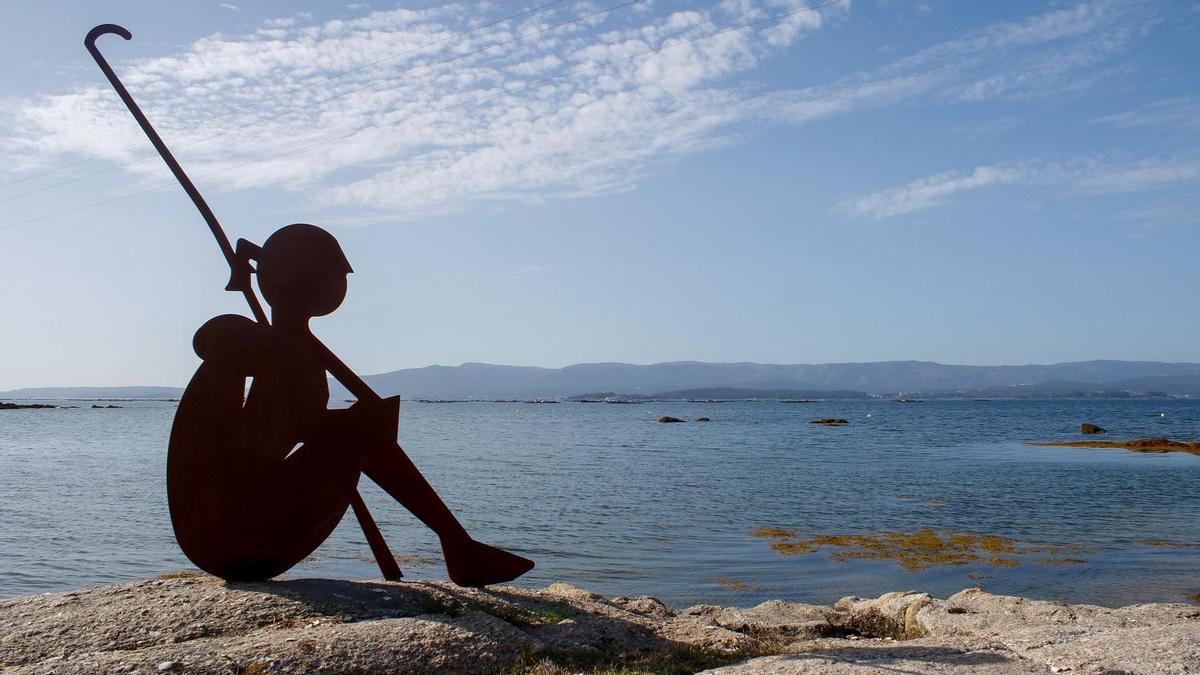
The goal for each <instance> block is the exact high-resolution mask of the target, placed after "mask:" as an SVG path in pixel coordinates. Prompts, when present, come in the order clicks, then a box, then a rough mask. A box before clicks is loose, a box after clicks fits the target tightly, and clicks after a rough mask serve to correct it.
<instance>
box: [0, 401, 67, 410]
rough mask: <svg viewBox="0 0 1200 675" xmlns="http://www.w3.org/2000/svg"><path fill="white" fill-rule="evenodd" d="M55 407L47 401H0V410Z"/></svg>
mask: <svg viewBox="0 0 1200 675" xmlns="http://www.w3.org/2000/svg"><path fill="white" fill-rule="evenodd" d="M57 407H58V406H56V405H50V404H47V403H4V402H2V401H0V410H41V409H46V408H57Z"/></svg>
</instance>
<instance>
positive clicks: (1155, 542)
mask: <svg viewBox="0 0 1200 675" xmlns="http://www.w3.org/2000/svg"><path fill="white" fill-rule="evenodd" d="M1142 543H1143V544H1145V545H1146V546H1153V547H1155V548H1177V549H1183V550H1189V551H1200V544H1185V543H1183V542H1180V541H1166V540H1164V539H1143V540H1142Z"/></svg>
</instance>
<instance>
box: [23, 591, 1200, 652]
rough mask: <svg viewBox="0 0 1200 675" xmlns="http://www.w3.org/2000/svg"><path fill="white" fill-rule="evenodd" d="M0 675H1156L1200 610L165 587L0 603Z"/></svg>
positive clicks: (897, 597)
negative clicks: (736, 604) (690, 602)
mask: <svg viewBox="0 0 1200 675" xmlns="http://www.w3.org/2000/svg"><path fill="white" fill-rule="evenodd" d="M0 669H2V670H3V672H4V673H64V674H65V673H112V672H126V673H133V672H143V673H162V672H167V673H285V672H304V673H342V672H363V673H396V672H401V673H428V672H447V673H494V672H510V673H522V672H525V673H535V674H537V675H558V674H560V673H578V672H611V671H619V672H671V673H674V672H695V671H702V670H706V669H715V670H713V672H717V673H724V674H726V675H733V674H739V673H843V672H906V673H941V672H949V671H955V672H969V673H1060V672H1075V673H1113V672H1134V673H1171V672H1180V673H1182V672H1196V671H1200V608H1198V607H1196V606H1193V605H1187V604H1147V605H1135V606H1131V607H1125V608H1121V609H1108V608H1104V607H1093V606H1087V605H1065V604H1062V603H1055V602H1044V601H1033V600H1026V599H1024V598H1015V597H1007V596H998V595H991V594H989V593H985V592H983V591H980V590H978V589H969V590H966V591H962V592H961V593H958V594H956V595H954V596H951V597H950V598H948V599H945V600H939V599H936V598H932V597H930V596H929V595H927V594H924V593H915V592H905V593H889V594H887V595H884V596H881V597H879V598H875V599H863V598H854V597H851V598H844V599H842V600H841V601H839V602H838V603H836V604H835V605H833V606H821V605H806V604H800V603H792V602H783V601H779V600H773V601H769V602H765V603H763V604H761V605H758V606H757V607H753V608H749V609H737V608H728V607H717V606H712V605H700V606H696V607H691V608H687V609H682V610H677V609H672V608H670V607H667V606H666V605H664V604H663V603H661V602H659V601H658V600H656V599H654V598H650V597H647V596H640V597H633V598H625V597H619V598H604V597H602V596H599V595H597V594H594V593H590V592H588V591H586V590H583V589H581V588H577V587H575V586H569V585H566V584H553V585H551V586H549V587H547V588H544V589H525V588H514V587H498V588H490V589H486V590H477V589H462V588H458V587H456V586H454V585H452V584H449V583H438V582H433V583H421V582H411V583H389V582H384V581H358V582H351V581H335V580H325V579H297V580H290V581H276V582H268V583H258V584H226V583H224V582H222V581H220V580H218V579H214V578H212V577H208V576H204V575H191V574H177V575H168V576H167V577H162V578H158V579H152V580H147V581H137V582H132V583H127V584H120V585H116V586H105V587H99V588H91V589H86V590H81V591H72V592H68V593H52V594H46V595H38V596H32V597H24V598H15V599H12V600H5V601H0Z"/></svg>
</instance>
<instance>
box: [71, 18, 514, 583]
mask: <svg viewBox="0 0 1200 675" xmlns="http://www.w3.org/2000/svg"><path fill="white" fill-rule="evenodd" d="M108 33H115V34H117V35H120V36H121V37H122V38H124V39H126V40H129V39H131V38H132V37H133V36H132V35H131V34H130V32H129V31H128V30H126V29H124V28H122V27H121V26H116V25H113V24H104V25H100V26H96V27H95V28H93V29H92V30H91V31H90V32H89V33H88V34H87V37H86V38H85V39H84V45H85V46H86V47H87V49H88V51H89V52H90V53H91V55H92V57H93V58H95V60H96V63H97V64H98V65H99V66H100V69H101V70H102V71H104V74H105V76H107V77H108V80H109V82H110V83H112V86H113V88H114V89H116V91H117V94H119V95H120V97H121V100H122V101H124V103H125V105H126V107H128V108H129V112H130V113H132V114H133V116H134V118H135V119H137V121H138V124H140V125H141V127H142V130H143V131H145V133H146V135H147V136H148V137H149V138H150V142H151V143H153V144H154V147H155V149H157V150H158V153H159V155H161V156H162V158H163V160H164V161H165V162H166V163H167V166H168V167H170V169H171V172H172V173H174V174H175V178H176V179H178V181H179V183H180V184H181V185H182V186H183V189H184V190H185V191H186V192H187V194H188V196H189V197H191V199H192V202H193V203H194V204H195V205H196V208H197V209H199V210H200V213H201V215H202V216H203V217H204V220H205V222H206V223H208V227H209V229H211V230H212V233H213V235H214V236H215V237H216V239H217V243H218V244H219V245H220V247H221V252H222V253H223V254H224V255H225V260H226V261H227V262H228V263H229V267H230V271H231V273H230V281H229V284H228V285H227V286H226V290H231V291H240V292H241V293H242V295H243V296H245V298H246V301H247V302H248V303H249V305H250V310H251V312H252V313H253V315H254V320H251V319H249V318H247V317H244V316H240V315H232V314H230V315H223V316H218V317H216V318H214V319H212V320H210V321H208V322H207V323H205V324H204V325H203V326H202V327H201V328H200V330H198V331H197V332H196V336H195V339H194V342H193V346H194V348H195V350H196V354H198V355H199V356H200V358H201V359H202V360H203V361H204V363H203V364H202V365H201V366H200V368H199V369H198V370H197V371H196V374H195V375H194V376H193V377H192V380H191V382H189V383H188V386H187V389H186V390H185V391H184V394H183V397H182V399H180V402H179V410H178V412H177V413H176V414H175V423H174V425H173V427H172V429H171V441H170V450H169V452H168V456H167V495H168V501H169V502H170V507H171V523H172V525H173V526H174V529H175V538H176V539H177V540H178V541H179V546H180V548H182V549H183V552H184V553H185V554H186V555H187V556H188V558H189V559H191V561H192V562H194V563H195V564H196V566H197V567H199V568H200V569H203V570H205V571H206V572H209V573H211V574H214V575H217V576H219V577H222V578H224V579H229V580H238V581H250V580H262V579H269V578H271V577H273V576H276V575H278V574H281V573H283V572H285V571H287V570H288V569H290V568H291V567H292V566H293V565H295V564H296V563H298V562H300V561H301V560H303V559H304V558H305V557H306V556H308V555H309V554H311V553H312V552H313V551H314V550H315V549H316V548H317V547H318V546H320V544H321V542H323V541H324V540H325V538H326V537H328V536H329V534H330V533H331V532H332V531H333V529H334V528H335V527H336V526H337V524H338V522H339V521H340V520H341V519H342V517H343V515H344V514H345V512H346V508H347V507H352V508H353V509H354V513H355V515H356V516H357V518H358V521H359V524H360V525H361V526H362V529H363V532H364V534H365V535H366V537H367V541H368V543H369V544H370V546H371V550H372V552H373V554H374V555H375V560H376V562H377V563H378V564H379V568H380V570H381V571H382V572H383V576H384V577H385V578H387V579H392V580H394V579H399V578H400V577H401V573H400V569H399V567H398V566H397V565H396V561H395V558H394V557H393V556H392V554H391V551H390V550H389V548H388V546H387V544H386V542H385V541H384V539H383V535H382V534H380V532H379V528H378V527H377V526H376V524H375V521H374V520H373V519H372V517H371V514H370V512H369V511H368V510H367V507H366V504H365V503H364V502H363V500H362V497H361V496H360V495H359V493H358V489H357V485H358V478H359V475H360V474H362V473H365V474H366V475H367V476H368V477H369V478H370V479H371V480H373V481H375V482H376V483H377V484H378V485H379V486H380V487H382V488H383V489H384V491H386V492H387V493H388V494H389V495H391V496H392V497H393V498H394V499H396V501H398V502H400V503H401V504H402V505H403V506H404V507H405V508H407V509H408V510H409V511H411V512H412V513H413V515H415V516H416V517H417V518H418V519H420V520H421V522H423V523H425V524H426V525H427V526H429V527H430V528H431V529H432V530H433V531H434V532H435V533H437V535H438V537H439V539H440V540H441V544H442V551H443V553H444V555H445V558H446V568H447V571H448V573H449V576H450V579H451V580H452V581H454V582H455V583H457V584H459V585H462V586H483V585H487V584H493V583H501V582H504V581H509V580H512V579H515V578H516V577H518V576H520V575H522V574H524V573H525V572H528V571H529V570H530V569H532V568H533V562H532V561H530V560H527V559H525V558H522V557H520V556H517V555H514V554H512V553H508V552H507V551H503V550H501V549H498V548H495V547H492V546H488V545H486V544H482V543H479V542H477V541H475V540H473V539H471V537H470V535H468V534H467V531H466V530H465V529H463V527H462V525H461V524H459V522H458V520H457V519H456V518H455V517H454V515H453V514H452V513H451V512H450V509H449V508H447V507H446V505H445V504H444V503H443V502H442V500H441V498H439V497H438V495H437V493H436V492H435V491H434V490H433V487H432V486H430V485H429V483H428V482H427V481H426V480H425V478H424V476H422V475H421V473H420V471H418V470H417V468H416V466H415V465H414V464H413V463H412V461H411V460H409V458H408V456H407V455H405V454H404V450H403V449H401V447H400V445H399V444H398V443H397V442H396V431H397V424H398V421H399V414H400V399H399V398H398V397H396V398H388V399H382V398H380V397H379V396H378V395H377V394H376V393H375V392H374V391H373V390H372V389H371V388H370V387H369V386H368V385H367V384H366V383H365V382H363V380H362V379H361V378H359V377H358V376H357V375H356V374H354V371H352V370H350V368H349V367H348V366H347V365H346V364H345V363H343V362H342V361H341V360H340V359H339V358H338V357H337V356H336V355H334V354H333V352H331V351H330V350H329V348H327V347H326V346H325V345H324V344H322V343H321V341H320V340H318V339H317V338H316V336H314V335H313V334H312V333H311V332H310V330H309V326H308V322H309V320H310V319H311V318H313V317H317V316H323V315H326V314H329V313H331V312H333V311H334V310H335V309H337V308H338V306H340V305H341V303H342V300H343V299H344V298H345V295H346V288H347V284H346V276H347V275H348V274H350V273H351V272H352V270H351V268H350V263H349V262H348V261H347V260H346V256H345V255H344V254H343V252H342V249H341V247H340V246H339V245H338V243H337V240H336V239H334V237H333V235H331V234H329V233H328V232H326V231H325V230H322V229H321V228H319V227H316V226H313V225H304V224H297V225H288V226H286V227H283V228H281V229H279V230H278V231H276V232H275V233H274V234H272V235H271V236H270V237H268V238H267V240H266V241H265V242H264V243H263V245H262V247H261V248H260V247H258V246H255V245H254V244H251V243H250V242H248V241H246V240H244V239H240V240H238V244H237V248H236V249H234V248H233V246H231V245H230V243H229V239H228V238H226V236H225V232H224V230H223V229H222V228H221V224H220V223H219V222H218V221H217V218H216V216H215V215H214V214H213V212H212V210H211V209H210V208H209V207H208V204H207V203H206V202H205V201H204V197H203V196H201V194H200V192H199V191H198V190H197V189H196V187H195V185H193V184H192V181H191V180H190V179H189V178H188V176H187V174H186V173H184V171H183V168H182V167H180V165H179V163H178V162H177V161H176V160H175V157H174V156H173V155H172V154H171V151H170V150H168V149H167V146H166V145H165V144H164V143H163V141H162V139H161V138H160V137H159V135H158V133H157V132H156V131H155V130H154V127H153V126H152V125H151V124H150V122H149V120H147V119H146V116H145V115H144V114H142V111H141V109H140V108H139V107H138V105H137V103H136V102H134V100H133V98H132V97H131V96H130V95H129V92H128V91H127V90H126V89H125V86H124V85H123V84H121V81H120V79H118V78H117V76H116V73H114V72H113V69H112V67H110V66H109V65H108V62H107V61H106V60H105V58H104V56H103V55H101V54H100V51H99V49H97V48H96V39H97V38H98V37H100V36H101V35H106V34H108ZM252 275H254V276H257V277H258V286H259V289H260V290H261V291H262V294H263V297H264V298H265V299H266V301H267V303H268V304H269V305H270V307H271V315H272V319H273V320H274V323H273V324H272V323H271V322H268V320H267V316H266V313H265V312H264V311H263V308H262V305H261V304H260V303H259V301H258V297H257V296H256V295H255V293H254V287H253V284H252V281H251V276H252ZM327 372H328V373H329V374H331V375H333V377H335V378H337V380H338V381H339V382H341V383H342V384H343V385H344V386H345V387H346V388H347V389H348V390H349V391H350V392H351V393H352V394H353V395H354V396H355V397H356V399H357V402H356V403H354V405H352V406H350V408H348V409H345V410H329V409H328V408H327V404H328V401H329V387H328V381H327V379H326V373H327ZM247 378H253V379H252V383H251V385H250V389H249V393H247V392H246V381H247Z"/></svg>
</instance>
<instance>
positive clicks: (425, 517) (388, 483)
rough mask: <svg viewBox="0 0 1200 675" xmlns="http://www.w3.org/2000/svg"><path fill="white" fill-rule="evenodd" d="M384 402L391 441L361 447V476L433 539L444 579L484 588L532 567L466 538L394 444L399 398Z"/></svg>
mask: <svg viewBox="0 0 1200 675" xmlns="http://www.w3.org/2000/svg"><path fill="white" fill-rule="evenodd" d="M387 403H388V404H389V412H390V410H392V409H394V410H395V416H394V417H391V419H390V420H388V423H389V425H390V426H389V427H388V428H389V429H392V430H393V431H392V434H393V436H392V440H391V441H381V442H378V443H371V444H369V445H368V446H367V450H366V451H365V452H364V453H363V463H362V469H363V473H365V474H366V475H367V477H368V478H370V479H371V480H372V481H374V482H375V483H376V484H378V485H379V487H381V488H383V490H384V491H385V492H387V493H388V494H389V495H391V496H392V498H393V499H395V500H396V501H398V502H400V504H401V505H402V506H404V508H406V509H408V510H409V511H411V512H412V514H413V515H414V516H416V517H417V518H418V519H419V520H420V521H421V522H422V523H425V525H427V526H428V527H429V528H430V529H431V530H433V531H434V532H435V533H436V534H437V535H438V538H439V539H440V540H441V543H442V552H443V554H444V555H445V556H446V569H447V571H448V572H449V574H450V579H451V580H452V581H454V583H456V584H458V585H460V586H486V585H488V584H498V583H502V582H505V581H512V580H513V579H516V578H517V577H519V576H521V575H522V574H524V573H526V572H528V571H529V570H531V569H533V561H532V560H527V559H525V558H522V557H520V556H518V555H514V554H512V553H508V552H507V551H503V550H500V549H498V548H495V547H492V546H488V545H486V544H481V543H479V542H477V541H474V540H473V539H471V536H470V535H469V534H467V531H466V529H464V528H463V526H462V524H461V523H459V522H458V519H457V518H455V517H454V514H453V513H451V512H450V509H449V507H447V506H446V503H445V502H443V501H442V498H441V497H439V496H438V494H437V492H436V491H434V489H433V486H432V485H430V484H429V481H427V480H425V477H424V476H423V475H421V472H420V471H419V470H418V469H417V467H416V465H415V464H413V462H412V460H411V459H409V458H408V455H406V454H405V453H404V449H403V448H401V447H400V444H399V443H397V442H396V441H395V436H394V433H395V431H394V430H395V429H396V421H395V420H396V418H398V416H399V400H396V401H395V402H392V401H391V400H389V401H388V402H387ZM392 406H394V408H392Z"/></svg>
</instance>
